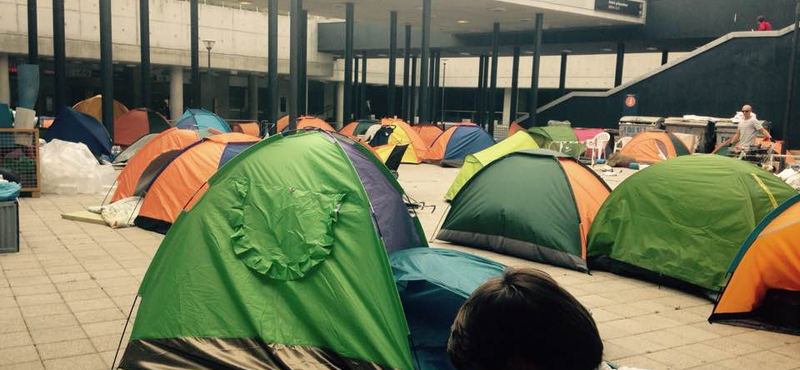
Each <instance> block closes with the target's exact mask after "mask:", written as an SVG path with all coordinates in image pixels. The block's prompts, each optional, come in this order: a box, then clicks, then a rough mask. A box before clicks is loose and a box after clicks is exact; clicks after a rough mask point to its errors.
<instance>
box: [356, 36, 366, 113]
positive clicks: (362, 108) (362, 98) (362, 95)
mask: <svg viewBox="0 0 800 370" xmlns="http://www.w3.org/2000/svg"><path fill="white" fill-rule="evenodd" d="M359 87H360V91H359V93H358V98H359V103H358V116H359V117H360V118H367V52H366V51H364V54H363V55H362V56H361V86H359Z"/></svg>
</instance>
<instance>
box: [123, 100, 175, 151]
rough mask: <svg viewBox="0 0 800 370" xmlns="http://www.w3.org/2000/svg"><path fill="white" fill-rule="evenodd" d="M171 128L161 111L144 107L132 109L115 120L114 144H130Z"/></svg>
mask: <svg viewBox="0 0 800 370" xmlns="http://www.w3.org/2000/svg"><path fill="white" fill-rule="evenodd" d="M169 128H170V126H169V123H168V121H167V119H166V118H164V116H162V115H161V113H158V112H156V111H151V110H148V109H144V108H136V109H131V110H130V111H128V113H125V114H123V115H121V116H119V117H118V118H117V119H115V120H114V144H116V145H122V146H129V145H131V144H133V143H135V142H136V140H139V139H141V138H142V137H143V136H145V135H147V134H152V133H156V132H163V131H164V130H167V129H169Z"/></svg>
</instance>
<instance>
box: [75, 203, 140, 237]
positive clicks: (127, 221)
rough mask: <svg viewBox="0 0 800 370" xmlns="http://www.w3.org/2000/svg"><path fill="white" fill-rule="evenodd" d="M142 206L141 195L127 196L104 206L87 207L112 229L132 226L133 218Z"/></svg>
mask: <svg viewBox="0 0 800 370" xmlns="http://www.w3.org/2000/svg"><path fill="white" fill-rule="evenodd" d="M141 208H142V198H141V197H128V198H124V199H120V200H118V201H116V202H114V203H111V204H107V205H104V206H97V207H87V210H88V211H89V212H93V213H98V214H100V215H101V216H103V221H105V222H106V225H108V226H110V227H111V228H112V229H116V228H122V227H129V226H133V220H135V219H136V216H138V215H139V209H141Z"/></svg>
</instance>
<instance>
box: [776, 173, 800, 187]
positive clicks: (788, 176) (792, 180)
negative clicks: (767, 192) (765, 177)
mask: <svg viewBox="0 0 800 370" xmlns="http://www.w3.org/2000/svg"><path fill="white" fill-rule="evenodd" d="M778 177H780V178H781V180H783V181H786V183H787V184H789V186H791V187H793V188H795V189H796V190H800V171H795V170H793V169H791V168H787V169H785V170H783V172H781V173H779V174H778Z"/></svg>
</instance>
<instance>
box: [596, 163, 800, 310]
mask: <svg viewBox="0 0 800 370" xmlns="http://www.w3.org/2000/svg"><path fill="white" fill-rule="evenodd" d="M795 194H796V192H795V191H794V190H793V189H792V188H791V187H790V186H788V185H787V184H785V183H784V182H783V181H781V179H779V178H778V177H776V176H774V175H772V174H771V173H769V172H767V171H764V170H762V169H760V168H757V167H755V166H753V165H751V164H749V163H747V162H743V161H740V160H737V159H732V158H726V157H722V156H718V155H713V154H707V155H695V156H683V157H678V158H674V159H670V160H667V161H664V162H661V163H658V164H655V165H653V166H651V167H648V168H647V169H644V170H642V171H640V172H638V173H637V174H635V175H633V176H631V177H630V178H628V179H627V180H625V181H624V182H623V183H622V184H621V185H620V186H619V187H617V188H616V189H615V190H614V192H613V193H611V196H610V197H609V198H608V199H607V200H606V202H605V204H604V205H603V207H602V208H601V209H600V211H599V213H598V214H597V218H595V220H594V223H593V224H592V228H591V230H590V232H589V244H588V258H589V266H590V267H591V268H593V269H594V268H598V269H603V270H608V271H611V272H615V273H619V274H624V275H632V276H636V277H641V278H644V279H647V280H651V281H654V282H657V283H661V284H667V285H672V286H676V287H679V288H683V289H687V290H690V291H692V292H694V293H698V294H704V295H708V296H711V295H713V294H715V293H716V292H718V291H719V290H720V289H721V288H722V287H723V286H724V284H725V280H726V278H727V272H728V267H729V266H730V265H731V262H733V259H734V257H735V256H736V254H737V252H738V251H739V249H740V246H741V245H742V243H743V242H744V241H745V239H747V236H748V234H750V232H751V231H752V230H753V229H754V228H755V226H756V225H757V224H758V222H759V221H760V220H761V219H763V218H764V216H766V215H767V214H769V213H770V212H771V211H772V210H773V209H774V208H775V207H777V206H778V205H779V204H780V203H782V202H784V201H785V200H787V199H789V198H791V197H792V196H793V195H795Z"/></svg>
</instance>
